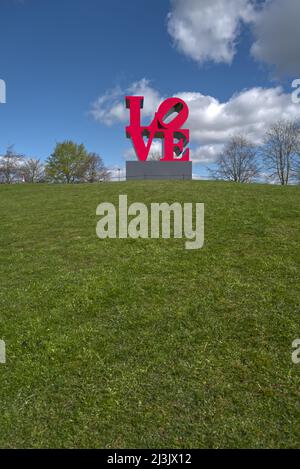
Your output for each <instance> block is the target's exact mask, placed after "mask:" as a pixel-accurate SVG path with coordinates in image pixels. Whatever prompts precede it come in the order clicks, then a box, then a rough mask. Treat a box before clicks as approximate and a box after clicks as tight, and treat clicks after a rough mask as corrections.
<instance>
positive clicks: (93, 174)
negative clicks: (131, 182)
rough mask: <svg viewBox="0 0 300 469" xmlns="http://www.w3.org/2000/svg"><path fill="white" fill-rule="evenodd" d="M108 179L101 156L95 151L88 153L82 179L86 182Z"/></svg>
mask: <svg viewBox="0 0 300 469" xmlns="http://www.w3.org/2000/svg"><path fill="white" fill-rule="evenodd" d="M109 179H110V173H109V171H108V170H107V168H106V167H105V165H104V162H103V160H102V158H101V156H100V155H98V154H97V153H89V154H88V162H87V169H86V172H85V175H84V180H85V181H86V182H99V181H107V180H109Z"/></svg>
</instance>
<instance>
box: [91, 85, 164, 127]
mask: <svg viewBox="0 0 300 469" xmlns="http://www.w3.org/2000/svg"><path fill="white" fill-rule="evenodd" d="M127 95H128V96H144V97H145V100H144V108H143V116H146V117H148V116H150V115H152V113H153V109H155V108H157V107H158V105H159V103H160V102H161V98H160V96H159V94H158V93H157V91H155V90H154V88H152V87H151V86H150V82H149V80H147V79H146V78H142V80H139V81H137V82H134V83H132V85H130V86H129V87H128V88H127V89H125V90H123V89H121V88H120V87H116V88H114V89H112V90H108V91H107V92H106V93H105V94H104V95H102V96H100V97H99V98H98V99H97V100H96V101H95V102H94V103H93V104H92V109H91V111H90V115H91V116H92V117H93V118H94V119H95V120H96V121H98V122H101V123H103V124H106V125H108V126H110V125H113V124H115V123H117V122H125V121H126V120H127V119H128V110H127V109H126V107H125V96H127Z"/></svg>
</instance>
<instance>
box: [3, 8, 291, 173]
mask: <svg viewBox="0 0 300 469" xmlns="http://www.w3.org/2000/svg"><path fill="white" fill-rule="evenodd" d="M228 2H229V3H228ZM230 2H232V0H230V1H229V0H227V2H225V1H224V2H223V1H222V0H211V1H210V2H207V1H206V0H197V1H196V0H185V1H182V0H173V1H168V0H151V1H150V0H149V1H148V0H128V1H124V0H109V1H99V0H1V3H0V18H1V20H0V21H1V28H0V79H3V80H5V82H6V86H7V103H6V104H5V105H1V106H0V153H3V152H4V151H5V148H6V146H7V145H10V144H14V145H15V148H16V150H17V151H19V152H21V153H24V154H26V155H28V156H31V157H38V158H41V159H42V160H45V159H46V158H47V157H48V156H49V155H50V154H51V152H52V150H53V148H54V145H55V143H56V142H58V141H62V140H65V139H73V140H75V141H77V142H78V143H81V142H83V143H84V144H85V145H86V146H87V148H88V149H89V150H90V151H93V152H98V153H99V154H101V155H102V157H103V159H104V161H105V163H106V165H107V166H109V167H114V166H120V167H123V166H124V154H125V153H126V152H127V154H128V153H129V151H128V149H130V142H129V141H128V140H127V139H126V138H125V130H124V128H125V126H126V121H125V120H126V117H124V114H122V115H117V116H115V114H112V115H114V116H115V117H114V118H112V119H111V121H109V122H107V121H106V119H105V117H103V112H105V113H109V112H110V111H111V109H113V108H114V106H116V105H118V104H119V103H122V102H123V96H124V94H125V93H126V92H128V90H129V91H130V90H133V89H134V90H138V91H145V93H144V94H145V98H147V96H148V95H150V97H151V96H152V95H153V96H154V98H153V103H152V104H153V106H155V104H156V101H157V102H159V100H160V97H161V98H163V97H168V96H172V95H174V94H177V95H178V94H179V93H183V94H182V96H183V97H187V96H188V99H191V105H192V109H193V111H192V120H191V128H192V132H191V147H192V149H194V161H195V165H194V170H195V173H198V174H205V167H206V166H207V165H209V164H212V163H213V158H214V156H215V153H216V151H217V150H218V149H220V148H221V145H223V144H224V143H225V142H226V139H227V138H228V135H229V134H230V132H231V130H232V132H231V133H233V132H234V131H235V130H236V129H237V128H238V130H241V131H243V130H244V128H243V125H247V126H246V127H245V133H248V134H249V135H250V134H251V132H252V133H253V132H254V131H255V132H256V128H255V125H254V124H255V122H254V121H252V122H245V124H244V123H243V122H244V113H245V114H246V115H250V114H251V112H253V109H252V108H250V110H249V112H248V110H247V106H248V105H249V106H250V107H251V102H253V100H255V101H256V104H257V106H258V109H257V113H258V114H260V113H261V111H260V108H259V106H263V104H262V102H264V101H267V102H268V106H269V109H268V112H267V115H268V119H270V115H272V113H273V111H272V106H274V108H275V109H276V110H275V111H274V116H276V117H277V116H279V115H281V114H284V115H285V116H290V115H291V116H294V115H296V114H297V112H299V108H298V109H296V108H293V105H291V103H290V100H289V98H288V95H289V94H290V93H291V81H292V79H294V78H298V76H300V70H299V74H298V75H297V73H298V65H297V59H295V57H293V56H291V57H288V58H287V59H286V54H285V56H284V60H283V58H282V54H283V53H284V52H283V51H282V50H279V47H278V50H277V51H276V50H275V51H274V50H271V46H270V44H269V43H268V38H266V37H265V36H264V34H263V33H262V31H266V30H267V29H268V28H267V26H268V27H270V28H271V27H272V24H273V23H274V24H275V22H276V18H277V19H278V15H277V17H276V10H275V6H276V4H280V3H282V0H281V2H280V1H279V0H271V2H269V3H274V6H273V11H272V10H271V7H270V5H268V7H266V6H265V5H264V2H257V4H256V5H253V2H251V1H250V0H235V4H233V7H232V10H231V9H230V5H229V7H228V4H230ZM283 3H284V4H285V7H284V10H283V11H285V14H286V10H288V12H289V14H290V19H291V21H294V20H293V17H295V11H296V16H297V14H298V17H297V18H296V19H295V21H296V20H297V28H298V24H299V20H300V9H299V7H297V5H299V4H300V2H297V1H296V2H295V1H293V0H285V2H283ZM214 4H215V5H214ZM249 5H250V7H251V11H250V10H249V12H247V15H246V14H245V11H246V10H245V7H249ZM214 6H215V7H216V9H215V10H214V11H213V10H212V8H213V7H214ZM250 7H249V8H250ZM277 7H278V5H277ZM266 8H269V10H268V11H265V10H262V9H266ZM294 8H295V9H296V10H293V9H294ZM191 15H193V16H191ZM226 15H227V16H228V15H229V16H228V17H226ZM279 16H280V15H279ZM280 17H281V16H280ZM228 18H229V19H230V21H233V24H236V26H237V27H236V28H233V30H232V31H231V32H230V31H229V33H228V31H225V30H224V31H223V29H224V28H225V26H224V25H226V19H228ZM181 20H182V21H183V23H182V24H183V32H182V30H181V26H182V25H181ZM223 20H224V21H223ZM272 21H273V23H272ZM210 22H212V24H210ZM262 23H263V24H262ZM282 27H286V24H283V25H282ZM222 28H223V29H222ZM298 29H299V28H298ZM292 31H293V34H297V32H296V29H295V32H294V30H293V29H292ZM270 35H271V32H270ZM191 40H193V44H192V45H191V44H190V43H189V41H191ZM291 40H297V38H296V37H294V36H293V37H291ZM197 41H198V43H197ZM206 41H207V42H206ZM226 41H227V43H226ZM269 42H270V41H269ZM204 43H205V49H203V47H204V45H203V44H204ZM224 44H225V46H226V44H227V48H225V50H224V48H223V46H224ZM254 44H256V46H257V47H256V51H255V50H254V51H253V50H252V49H253V47H254V46H253V45H254ZM298 44H299V41H298ZM258 46H259V47H258ZM286 47H287V48H289V49H288V50H290V49H291V48H290V46H289V44H287V46H286ZM201 48H202V49H203V50H202V49H201ZM251 50H252V52H251ZM276 54H277V55H276ZM286 62H287V63H286ZM276 67H277V68H276ZM134 84H135V85H134ZM254 90H258V91H256V94H255V93H254ZM259 90H261V91H259ZM275 90H277V91H275ZM246 91H248V94H243V93H245V92H246ZM263 91H265V93H264V94H263ZM188 93H189V94H188ZM241 93H242V95H241ZM251 93H252V94H251ZM239 95H240V97H239V99H238V100H235V99H234V97H235V96H239ZM232 97H233V98H232ZM209 98H210V99H209ZM232 99H233V101H232ZM97 100H98V101H97ZM214 100H216V101H214ZM270 102H271V104H270ZM93 103H96V104H94V106H93ZM97 103H98V104H97ZM226 105H227V108H226ZM224 106H225V107H224ZM99 108H101V109H99ZM91 109H93V110H94V113H91ZM213 109H215V111H214V110H213ZM152 112H154V108H150V109H148V110H147V109H145V117H146V118H147V119H148V120H149V121H150V120H151V113H152ZM222 113H224V115H222ZM125 116H126V115H125ZM203 116H206V117H205V118H204V117H203ZM227 118H228V119H227ZM274 118H275V117H274ZM226 119H227V120H232V122H233V124H232V129H230V128H227V127H226V129H225V128H222V129H220V127H221V126H222V125H224V122H225V121H226ZM238 119H240V124H239V125H238V126H237V125H236V121H237V120H238ZM253 119H255V117H253ZM262 124H263V123H261V124H260V125H261V126H262ZM212 129H213V131H212ZM215 129H219V132H218V133H217V132H215ZM221 131H222V135H221ZM201 132H202V133H201ZM257 133H258V134H259V133H260V130H259V131H258V132H257Z"/></svg>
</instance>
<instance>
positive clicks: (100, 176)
mask: <svg viewBox="0 0 300 469" xmlns="http://www.w3.org/2000/svg"><path fill="white" fill-rule="evenodd" d="M109 179H110V173H109V171H108V169H107V168H106V167H105V165H104V162H103V160H102V158H101V156H100V155H98V154H97V153H90V152H88V151H87V149H86V148H85V146H84V145H83V144H80V145H78V144H76V143H74V142H72V141H65V142H62V143H58V144H57V145H56V147H55V149H54V152H53V153H52V155H51V156H50V157H49V158H48V159H47V160H46V162H45V163H42V162H41V161H40V159H36V158H26V157H25V156H24V155H22V154H19V153H17V152H15V150H14V147H13V146H11V147H9V148H8V149H7V151H6V153H5V154H4V155H3V156H1V157H0V182H1V183H6V184H12V183H15V182H28V183H41V182H55V183H66V184H71V183H73V184H75V183H79V182H89V183H93V182H101V181H106V180H109Z"/></svg>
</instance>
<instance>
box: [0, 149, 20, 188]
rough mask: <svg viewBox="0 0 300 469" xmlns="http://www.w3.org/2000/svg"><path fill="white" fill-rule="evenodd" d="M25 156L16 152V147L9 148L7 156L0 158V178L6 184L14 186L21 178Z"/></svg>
mask: <svg viewBox="0 0 300 469" xmlns="http://www.w3.org/2000/svg"><path fill="white" fill-rule="evenodd" d="M22 162H23V155H20V154H18V153H16V152H15V150H14V147H13V146H10V147H8V148H7V150H6V153H5V155H3V156H1V157H0V178H1V180H2V182H4V183H6V184H12V183H13V182H15V181H18V180H19V179H20V178H21V166H22Z"/></svg>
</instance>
